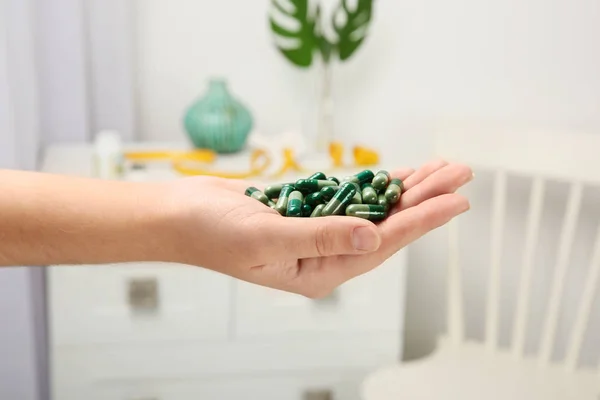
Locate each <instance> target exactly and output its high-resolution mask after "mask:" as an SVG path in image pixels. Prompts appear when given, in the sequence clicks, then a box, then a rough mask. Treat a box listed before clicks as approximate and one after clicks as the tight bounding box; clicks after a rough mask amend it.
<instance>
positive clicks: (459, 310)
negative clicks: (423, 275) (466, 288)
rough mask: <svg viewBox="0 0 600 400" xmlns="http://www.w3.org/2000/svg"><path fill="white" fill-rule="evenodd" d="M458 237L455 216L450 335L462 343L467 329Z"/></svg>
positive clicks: (451, 249)
mask: <svg viewBox="0 0 600 400" xmlns="http://www.w3.org/2000/svg"><path fill="white" fill-rule="evenodd" d="M458 238H459V236H458V220H457V219H456V218H455V219H453V220H452V221H450V223H449V224H448V333H449V335H448V336H449V337H450V340H451V341H452V343H454V344H455V345H459V344H460V343H462V341H463V340H464V331H465V327H464V326H465V324H464V310H463V297H462V295H463V292H462V275H461V270H460V265H459V243H458Z"/></svg>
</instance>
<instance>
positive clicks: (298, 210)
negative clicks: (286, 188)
mask: <svg viewBox="0 0 600 400" xmlns="http://www.w3.org/2000/svg"><path fill="white" fill-rule="evenodd" d="M303 200H304V195H303V194H302V193H301V192H300V191H298V190H294V191H293V192H292V193H290V197H289V199H288V205H287V216H288V217H301V216H302V201H303Z"/></svg>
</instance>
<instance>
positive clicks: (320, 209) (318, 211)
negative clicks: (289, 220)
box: [310, 204, 325, 218]
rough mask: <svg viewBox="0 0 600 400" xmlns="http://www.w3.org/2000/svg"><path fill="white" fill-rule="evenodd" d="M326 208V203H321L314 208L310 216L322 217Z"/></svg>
mask: <svg viewBox="0 0 600 400" xmlns="http://www.w3.org/2000/svg"><path fill="white" fill-rule="evenodd" d="M324 208H325V204H319V205H318V206H316V207H315V209H314V210H313V212H312V214H310V217H311V218H317V217H320V216H321V213H322V212H323V209H324Z"/></svg>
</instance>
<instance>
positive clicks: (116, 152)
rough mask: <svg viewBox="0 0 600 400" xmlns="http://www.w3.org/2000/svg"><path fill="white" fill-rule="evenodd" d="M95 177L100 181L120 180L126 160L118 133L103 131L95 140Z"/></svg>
mask: <svg viewBox="0 0 600 400" xmlns="http://www.w3.org/2000/svg"><path fill="white" fill-rule="evenodd" d="M93 157H94V159H93V163H94V176H96V177H97V178H100V179H120V178H121V177H122V176H123V171H124V167H125V165H124V163H125V158H124V154H123V144H122V141H121V135H119V133H118V132H116V131H102V132H99V133H98V134H97V135H96V138H95V140H94V155H93Z"/></svg>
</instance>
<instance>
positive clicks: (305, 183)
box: [295, 179, 337, 193]
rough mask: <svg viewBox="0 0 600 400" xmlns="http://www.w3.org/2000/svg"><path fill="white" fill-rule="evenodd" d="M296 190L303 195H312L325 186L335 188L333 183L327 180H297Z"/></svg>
mask: <svg viewBox="0 0 600 400" xmlns="http://www.w3.org/2000/svg"><path fill="white" fill-rule="evenodd" d="M295 186H296V189H298V190H300V191H301V192H303V193H314V192H318V191H319V190H321V189H323V188H324V187H327V186H337V185H336V184H335V182H332V181H328V180H317V179H299V180H298V181H297V182H296V184H295Z"/></svg>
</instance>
